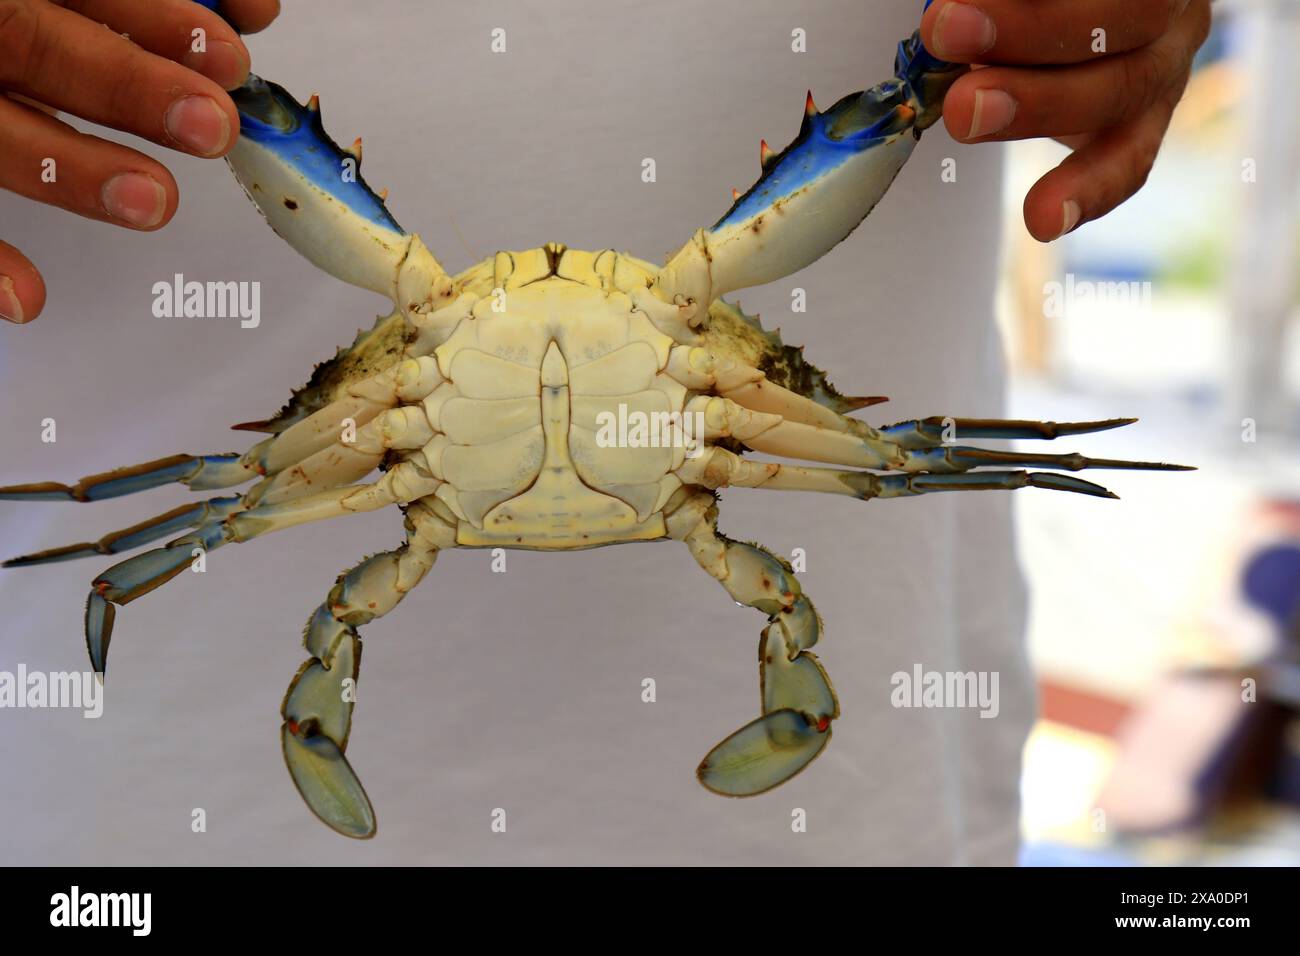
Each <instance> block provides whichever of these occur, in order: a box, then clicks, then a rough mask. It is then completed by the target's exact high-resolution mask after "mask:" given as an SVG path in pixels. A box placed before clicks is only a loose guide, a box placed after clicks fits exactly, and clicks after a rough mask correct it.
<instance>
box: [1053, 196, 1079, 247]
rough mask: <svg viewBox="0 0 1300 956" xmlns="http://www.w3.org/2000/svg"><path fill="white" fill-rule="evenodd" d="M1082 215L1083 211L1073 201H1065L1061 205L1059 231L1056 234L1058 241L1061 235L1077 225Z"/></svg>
mask: <svg viewBox="0 0 1300 956" xmlns="http://www.w3.org/2000/svg"><path fill="white" fill-rule="evenodd" d="M1081 215H1083V210H1081V209H1080V208H1079V204H1078V203H1077V202H1075V201H1074V200H1073V199H1067V200H1066V201H1065V202H1063V203H1062V204H1061V231H1060V232H1058V233H1057V234H1056V238H1057V239H1060V238H1061V237H1062V236H1063V235H1065V234H1066V233H1067V232H1069V231H1070V230H1071V229H1073V228H1074V227H1075V226H1077V225H1078V224H1079V217H1080V216H1081Z"/></svg>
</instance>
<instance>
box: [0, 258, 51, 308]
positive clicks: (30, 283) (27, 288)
mask: <svg viewBox="0 0 1300 956" xmlns="http://www.w3.org/2000/svg"><path fill="white" fill-rule="evenodd" d="M43 308H45V280H43V279H42V278H41V274H40V273H39V272H37V271H36V267H35V266H34V265H32V263H31V260H29V259H28V258H27V257H26V256H25V255H23V254H22V253H21V252H19V251H18V250H17V249H15V248H14V247H13V246H11V245H9V243H7V242H3V241H0V319H4V320H5V321H6V322H13V323H14V324H15V325H22V324H23V323H24V322H30V321H31V320H32V319H34V318H36V316H37V315H39V314H40V311H41V309H43Z"/></svg>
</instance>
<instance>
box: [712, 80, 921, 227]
mask: <svg viewBox="0 0 1300 956" xmlns="http://www.w3.org/2000/svg"><path fill="white" fill-rule="evenodd" d="M864 100H865V101H866V102H868V103H870V104H871V106H870V108H871V109H872V111H873V112H872V113H868V112H867V111H865V110H863V109H862V108H861V103H862V101H864ZM809 102H810V103H811V98H810V99H809ZM905 104H906V97H905V95H904V91H903V86H902V84H900V83H899V82H898V81H896V80H889V81H886V82H885V83H881V84H879V85H878V86H876V87H875V88H874V89H872V90H869V91H867V92H865V93H852V94H850V95H848V96H846V97H844V98H843V99H842V100H840V101H839V102H838V103H836V104H835V105H834V106H832V107H831V108H830V109H829V110H827V111H826V112H824V113H813V112H811V110H810V111H808V112H806V113H805V114H804V119H803V125H802V126H801V127H800V129H799V135H798V136H797V137H795V140H794V142H792V143H791V144H790V145H789V146H787V147H786V148H785V149H783V150H782V151H781V152H780V153H778V154H777V155H775V156H773V157H771V158H769V159H768V160H767V161H766V162H765V163H764V173H763V175H762V176H761V177H760V178H759V180H758V182H756V183H755V184H754V185H753V186H752V187H751V188H750V190H749V192H747V193H745V195H743V196H741V197H740V198H739V199H737V200H736V202H735V204H734V205H732V207H731V208H730V209H729V210H727V213H726V215H724V216H723V217H722V218H721V219H719V220H718V221H717V222H716V223H715V224H714V225H713V229H714V230H718V229H721V228H724V227H726V226H729V225H733V224H735V223H740V222H744V221H746V220H748V219H751V218H753V217H754V216H758V215H761V214H762V213H763V212H764V211H765V210H767V209H769V208H771V206H772V204H773V203H774V202H776V201H777V200H779V199H781V198H782V197H784V196H792V195H794V194H795V193H797V192H798V191H799V190H800V189H803V188H804V187H806V186H809V185H811V184H813V183H815V182H816V181H817V180H819V179H821V178H822V177H824V176H826V175H827V174H828V173H830V172H832V171H834V170H835V169H836V168H838V167H839V166H841V165H843V164H844V163H845V162H847V161H848V160H849V159H851V158H852V157H854V156H856V155H857V154H859V153H861V152H863V151H865V150H868V149H870V148H872V147H873V146H876V145H877V144H879V143H881V142H883V141H884V140H886V139H888V138H889V137H891V136H896V135H898V134H899V133H901V132H903V131H904V130H906V129H907V128H908V127H909V126H910V125H911V122H912V113H911V111H910V110H908V109H907V108H906V105H905ZM900 107H902V108H901V109H900ZM851 113H858V114H860V115H858V116H856V117H853V119H856V120H857V121H858V123H859V124H860V125H859V126H858V128H856V129H851V130H850V129H845V128H844V127H845V125H846V124H845V120H846V119H847V118H848V117H849V115H850V114H851Z"/></svg>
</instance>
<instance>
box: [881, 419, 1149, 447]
mask: <svg viewBox="0 0 1300 956" xmlns="http://www.w3.org/2000/svg"><path fill="white" fill-rule="evenodd" d="M1135 422H1137V419H1136V418H1109V419H1106V420H1105V421H1098V422H1036V421H1029V420H1025V419H1008V418H947V417H943V416H939V415H932V416H931V417H929V418H919V419H912V420H910V421H905V422H898V423H897V424H894V425H886V426H885V427H884V428H881V429H879V433H880V434H881V435H883V436H884V437H886V438H888V439H889V440H890V441H893V442H896V443H897V444H898V445H899V446H900V447H902V448H907V449H917V448H937V447H939V446H940V445H951V444H952V443H953V442H954V441H956V440H957V439H959V438H1000V439H1005V440H1013V439H1017V438H1020V439H1034V438H1040V439H1043V440H1047V441H1050V440H1051V439H1053V438H1060V437H1062V436H1063V435H1087V434H1091V433H1092V432H1104V431H1109V430H1110V429H1112V428H1123V427H1124V426H1125V425H1132V424H1134V423H1135Z"/></svg>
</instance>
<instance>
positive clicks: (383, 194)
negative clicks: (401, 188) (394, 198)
mask: <svg viewBox="0 0 1300 956" xmlns="http://www.w3.org/2000/svg"><path fill="white" fill-rule="evenodd" d="M379 201H380V202H387V201H388V187H387V186H385V187H384V188H383V189H381V190H379Z"/></svg>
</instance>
